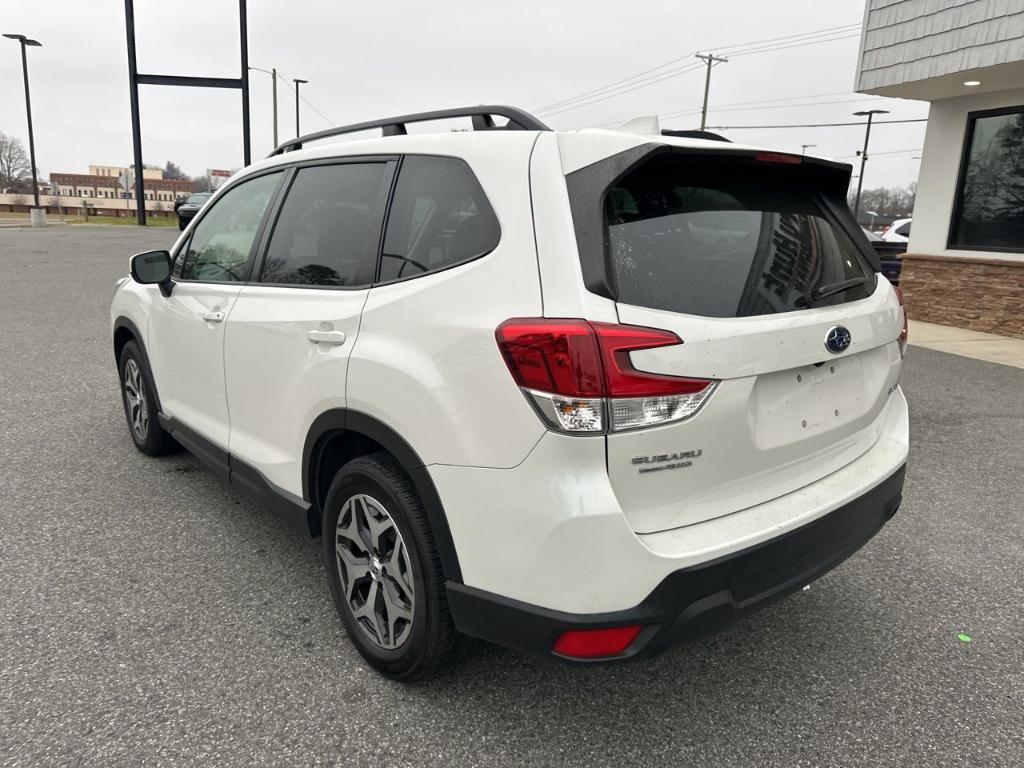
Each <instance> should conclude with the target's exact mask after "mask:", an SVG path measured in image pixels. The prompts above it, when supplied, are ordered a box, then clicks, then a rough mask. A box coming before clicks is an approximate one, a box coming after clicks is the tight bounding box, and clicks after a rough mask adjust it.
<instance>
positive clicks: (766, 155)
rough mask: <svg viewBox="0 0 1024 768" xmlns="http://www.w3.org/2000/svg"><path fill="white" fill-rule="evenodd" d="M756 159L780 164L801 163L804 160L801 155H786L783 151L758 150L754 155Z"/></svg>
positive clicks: (760, 161)
mask: <svg viewBox="0 0 1024 768" xmlns="http://www.w3.org/2000/svg"><path fill="white" fill-rule="evenodd" d="M754 160H756V161H757V162H759V163H776V164H778V165H800V163H802V162H803V160H802V159H801V158H800V156H799V155H784V154H783V153H781V152H758V153H757V154H756V155H754Z"/></svg>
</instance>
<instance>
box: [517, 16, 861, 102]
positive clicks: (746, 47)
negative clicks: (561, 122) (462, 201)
mask: <svg viewBox="0 0 1024 768" xmlns="http://www.w3.org/2000/svg"><path fill="white" fill-rule="evenodd" d="M859 28H860V24H850V25H844V26H842V27H830V28H826V29H820V30H813V31H810V32H801V33H795V34H791V35H783V36H781V37H775V38H768V39H765V40H755V41H750V42H747V43H740V44H737V45H732V46H727V47H726V48H723V49H721V50H722V51H723V52H724V53H725V54H731V52H732V51H734V50H735V51H737V52H738V53H737V55H746V54H748V53H763V52H767V51H771V50H774V49H778V50H784V49H787V48H795V47H799V46H803V45H813V44H816V43H819V42H831V41H832V39H845V38H834V36H835V34H837V33H852V32H854V30H856V29H859ZM858 34H859V33H858ZM849 36H853V35H852V34H851V35H849ZM816 38H821V39H816ZM696 53H697V52H694V54H687V55H685V56H679V57H676V58H674V59H670V60H668V61H666V62H663V63H661V64H658V65H657V66H654V67H650V68H648V69H645V70H642V71H640V72H637V73H635V74H633V75H630V76H629V77H625V78H622V79H621V80H616V81H615V82H612V83H608V84H606V85H603V86H601V87H599V88H593V89H591V90H589V91H584V92H582V93H579V94H576V95H575V96H571V97H569V98H565V99H561V100H559V101H555V102H551V103H550V104H545V105H543V106H540V107H536V108H534V110H533V111H534V112H536V113H538V114H543V113H549V114H558V113H560V112H565V111H568V110H569V105H570V104H574V103H575V102H578V101H584V102H585V103H584V104H576V105H575V106H573V107H572V108H573V109H575V108H578V107H582V106H586V105H588V104H593V103H595V102H596V101H601V100H603V99H605V98H611V97H612V96H616V95H621V94H622V93H628V92H630V91H631V90H636V88H640V87H646V86H648V85H654V84H655V83H659V82H662V81H663V80H667V79H668V78H669V77H675V76H678V75H682V74H685V73H687V72H691V71H694V67H692V66H689V65H680V66H677V67H675V68H674V69H668V70H667V69H666V68H667V67H671V66H672V65H677V64H679V63H680V62H682V61H684V60H686V59H689V58H690V56H692V55H695V54H696ZM659 70H663V71H659ZM609 91H614V93H611V92H609ZM606 92H609V93H606Z"/></svg>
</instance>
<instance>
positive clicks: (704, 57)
mask: <svg viewBox="0 0 1024 768" xmlns="http://www.w3.org/2000/svg"><path fill="white" fill-rule="evenodd" d="M695 58H698V59H700V60H701V61H703V62H704V63H705V64H707V65H708V71H707V74H706V75H705V76H704V106H702V107H701V110H700V129H701V130H702V131H703V130H704V126H706V125H707V124H708V92H709V91H710V90H711V67H713V66H714V65H715V64H725V63H726V62H727V61H729V60H728V59H727V58H725V57H724V56H715V55H714V54H713V53H698V54H697V55H696V57H695Z"/></svg>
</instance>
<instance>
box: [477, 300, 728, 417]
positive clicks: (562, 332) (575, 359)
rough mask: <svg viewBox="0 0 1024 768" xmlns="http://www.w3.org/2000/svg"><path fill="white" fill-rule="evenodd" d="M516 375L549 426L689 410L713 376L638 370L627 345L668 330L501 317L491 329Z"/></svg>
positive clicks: (660, 341)
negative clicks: (495, 327)
mask: <svg viewBox="0 0 1024 768" xmlns="http://www.w3.org/2000/svg"><path fill="white" fill-rule="evenodd" d="M495 336H496V337H497V340H498V348H499V349H500V350H501V354H502V356H503V357H504V358H505V362H506V364H507V365H508V369H509V371H510V372H511V373H512V377H513V378H514V379H515V381H516V383H517V384H518V385H519V386H520V387H522V389H523V391H524V392H525V393H526V395H527V396H528V397H529V398H530V400H531V402H532V403H533V404H534V405H535V407H536V408H537V410H538V412H539V413H540V415H541V416H542V417H543V419H544V420H545V421H546V422H547V423H548V424H549V425H550V426H551V427H554V428H555V429H558V430H559V431H562V432H570V433H576V434H595V433H603V432H606V431H613V432H614V431H620V430H625V429H637V428H640V427H648V426H655V425H657V424H665V423H668V422H672V421H679V420H681V419H685V418H687V417H688V416H692V415H693V414H694V413H696V412H697V409H698V408H700V406H701V405H702V404H703V403H704V401H705V400H706V399H707V397H708V395H710V394H711V392H712V390H713V389H714V387H715V384H716V383H717V382H715V381H711V380H708V379H691V378H685V377H681V376H665V375H663V374H657V373H647V372H644V371H638V370H637V369H636V368H635V367H633V363H632V361H631V360H630V353H631V352H636V351H638V350H642V349H652V348H654V347H665V346H671V345H674V344H681V343H682V341H681V340H680V339H679V337H678V336H676V335H675V334H674V333H671V332H669V331H660V330H656V329H654V328H643V327H640V326H633V325H613V324H610V323H591V322H587V321H586V320H549V319H545V318H524V319H516V320H507V321H505V322H504V323H502V324H501V325H500V326H499V327H498V330H497V331H496V332H495Z"/></svg>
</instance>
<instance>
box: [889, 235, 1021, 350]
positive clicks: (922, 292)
mask: <svg viewBox="0 0 1024 768" xmlns="http://www.w3.org/2000/svg"><path fill="white" fill-rule="evenodd" d="M900 287H901V288H902V289H903V296H904V299H905V301H906V306H907V314H908V315H909V316H910V318H911V319H913V320H923V321H924V322H927V323H939V324H940V325H952V326H955V327H958V328H969V329H971V330H973V331H984V332H985V333H998V334H1002V335H1003V336H1015V337H1018V338H1024V261H1022V262H1012V261H996V260H994V259H962V258H956V257H949V256H926V255H922V254H911V253H908V254H907V255H906V256H904V257H903V274H902V276H901V277H900Z"/></svg>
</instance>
